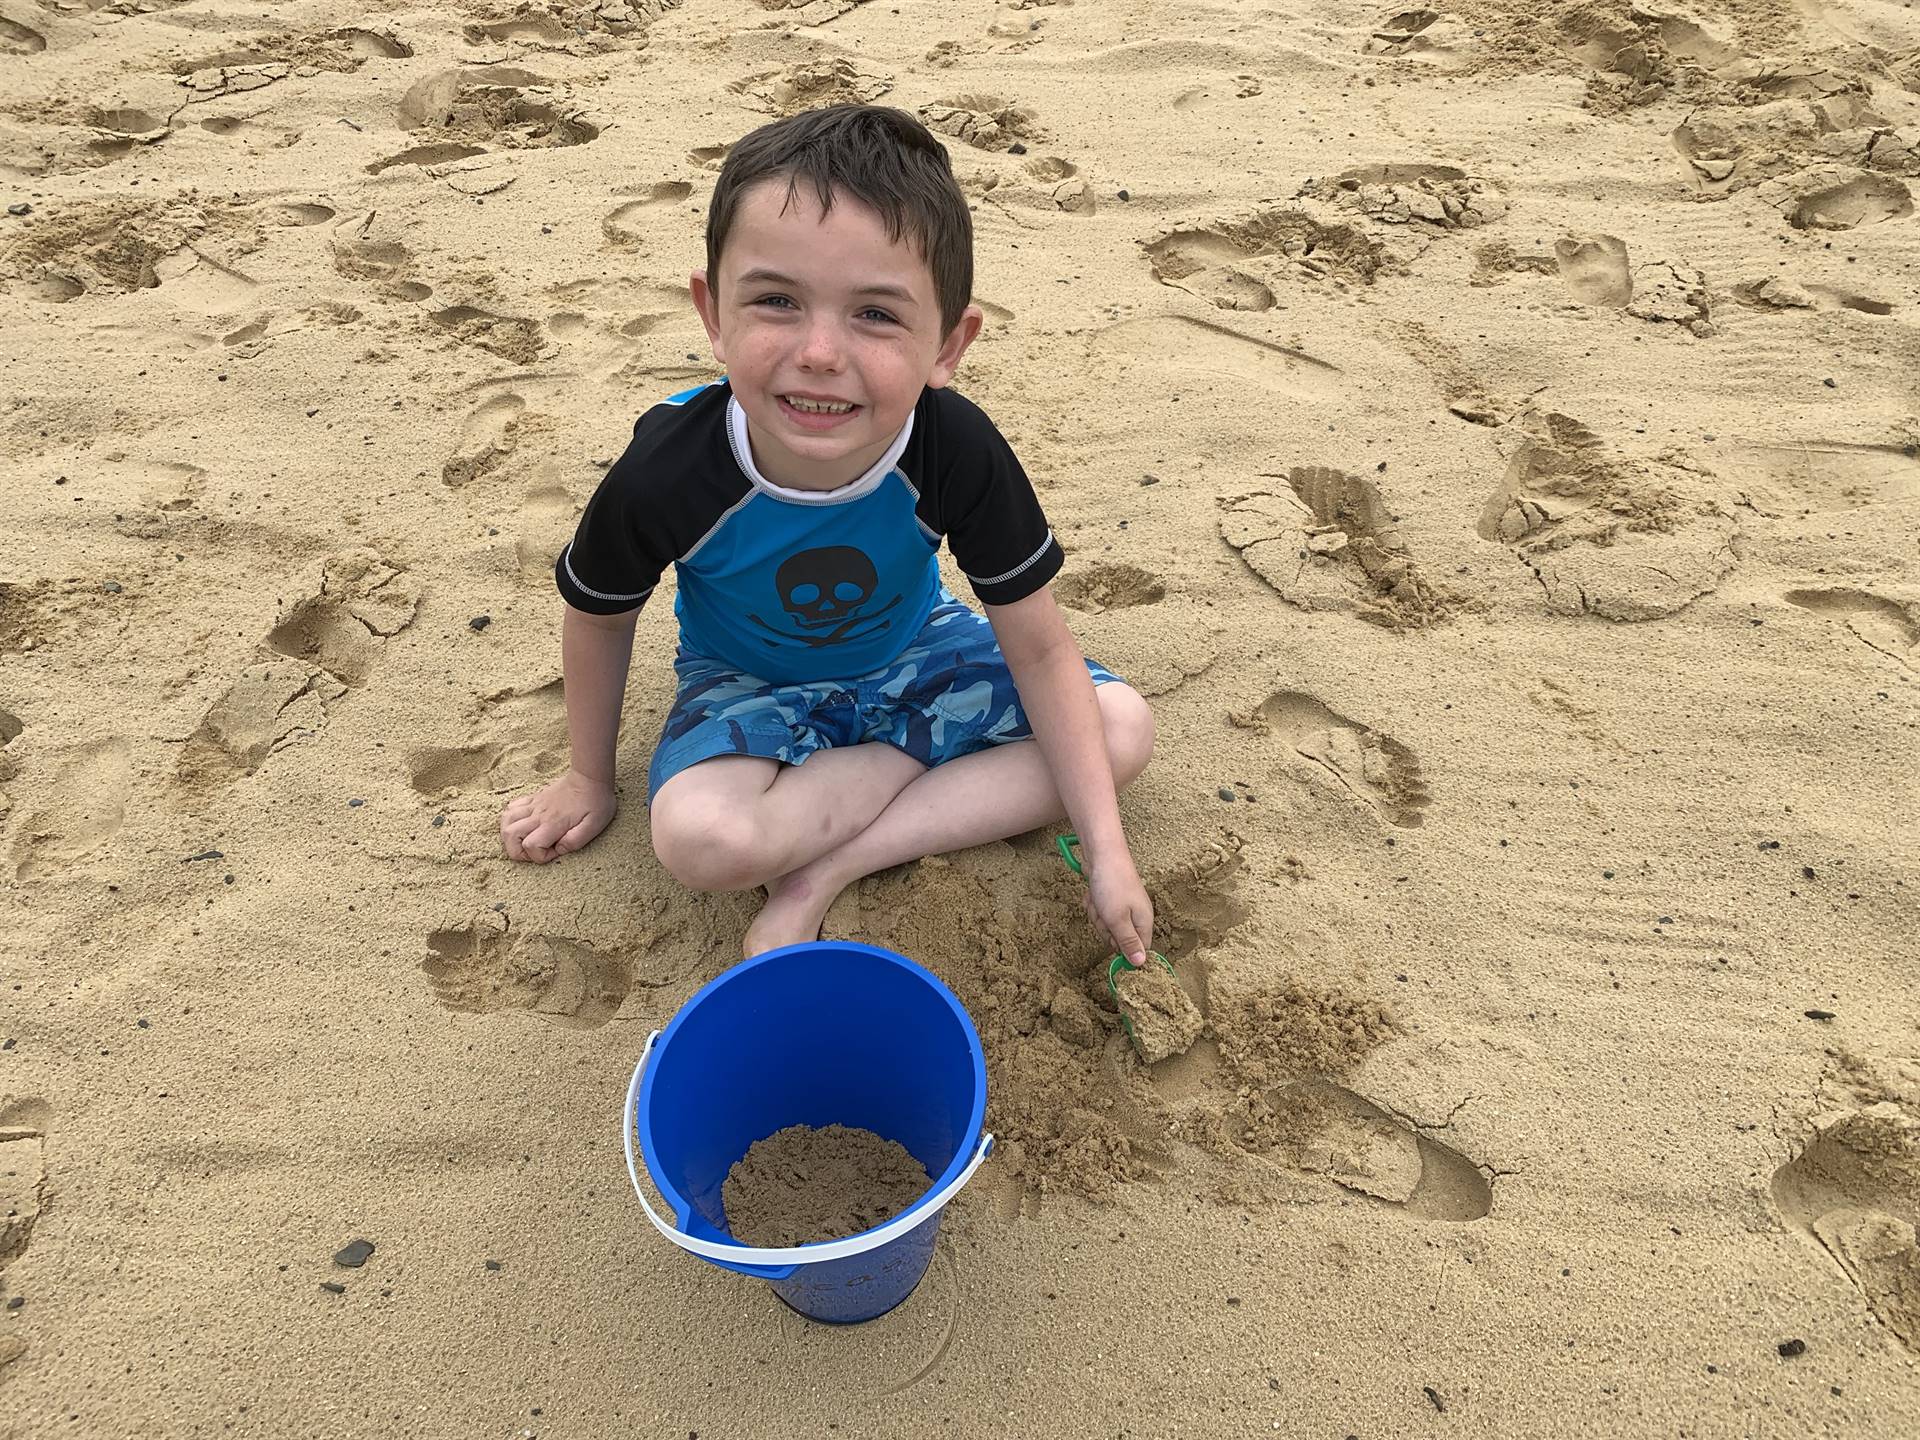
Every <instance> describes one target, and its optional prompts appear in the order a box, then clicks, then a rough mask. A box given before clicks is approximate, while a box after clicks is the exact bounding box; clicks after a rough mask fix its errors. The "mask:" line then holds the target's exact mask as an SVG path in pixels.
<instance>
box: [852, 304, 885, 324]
mask: <svg viewBox="0 0 1920 1440" xmlns="http://www.w3.org/2000/svg"><path fill="white" fill-rule="evenodd" d="M860 318H861V319H862V320H878V321H881V322H883V323H884V324H888V325H891V324H893V316H891V315H889V314H888V313H887V312H886V311H884V310H876V309H874V308H873V307H872V306H868V307H867V308H866V309H865V310H862V311H861V312H860Z"/></svg>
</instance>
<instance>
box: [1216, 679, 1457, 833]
mask: <svg viewBox="0 0 1920 1440" xmlns="http://www.w3.org/2000/svg"><path fill="white" fill-rule="evenodd" d="M1228 718H1229V719H1230V720H1231V721H1232V722H1233V723H1234V724H1235V725H1237V726H1239V727H1240V728H1241V729H1243V730H1254V731H1258V732H1259V733H1261V734H1265V735H1277V736H1278V737H1279V738H1280V740H1281V742H1282V743H1283V744H1285V745H1287V746H1289V747H1290V748H1291V749H1292V751H1293V753H1294V754H1295V755H1298V756H1299V757H1300V758H1302V759H1304V760H1307V761H1310V762H1311V763H1312V764H1313V765H1315V766H1317V767H1319V771H1320V772H1323V773H1324V774H1325V775H1328V776H1330V777H1332V779H1334V780H1335V781H1337V782H1338V783H1339V785H1340V788H1341V789H1343V790H1345V791H1346V792H1347V793H1348V794H1349V795H1351V796H1352V797H1353V798H1354V799H1356V800H1358V801H1360V802H1361V803H1362V804H1363V805H1365V806H1367V808H1368V809H1370V810H1372V811H1374V812H1375V813H1376V814H1378V815H1379V816H1380V818H1381V819H1383V820H1385V821H1386V822H1387V823H1388V824H1390V825H1396V826H1398V827H1400V828H1401V829H1403V830H1411V829H1414V828H1416V827H1418V826H1420V825H1422V824H1424V823H1425V821H1426V809H1427V806H1428V805H1429V804H1431V803H1432V802H1431V800H1430V798H1429V796H1428V794H1427V782H1426V777H1425V776H1424V774H1423V773H1422V772H1421V769H1420V762H1419V760H1418V759H1416V758H1415V756H1414V753H1413V751H1411V750H1409V749H1408V748H1407V747H1406V746H1405V745H1402V744H1401V743H1400V742H1399V741H1398V740H1396V739H1394V738H1393V737H1392V736H1391V735H1387V734H1383V733H1382V732H1381V731H1378V730H1375V729H1372V728H1371V727H1369V726H1366V725H1362V724H1360V723H1359V722H1358V721H1355V720H1349V719H1348V718H1347V717H1346V716H1344V715H1342V714H1340V713H1339V712H1338V711H1336V710H1334V709H1332V708H1330V707H1329V706H1327V705H1325V704H1323V703H1322V702H1321V701H1320V700H1318V699H1316V698H1315V697H1313V696H1312V695H1308V694H1306V693H1304V692H1302V691H1299V690H1279V691H1276V692H1274V693H1273V694H1272V695H1269V696H1268V697H1267V698H1266V699H1265V700H1263V701H1261V702H1260V704H1259V705H1258V706H1257V707H1256V708H1255V709H1254V710H1253V712H1252V713H1251V714H1247V715H1238V714H1236V715H1231V716H1229V717H1228Z"/></svg>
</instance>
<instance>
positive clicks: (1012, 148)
mask: <svg viewBox="0 0 1920 1440" xmlns="http://www.w3.org/2000/svg"><path fill="white" fill-rule="evenodd" d="M1007 153H1008V154H1009V155H1024V154H1026V153H1027V147H1026V146H1024V145H1022V144H1021V143H1020V142H1019V141H1018V140H1016V141H1014V142H1013V144H1011V145H1009V146H1007ZM1827 383H1828V384H1829V385H1831V384H1832V383H1833V382H1832V381H1831V380H1829V381H1828V382H1827Z"/></svg>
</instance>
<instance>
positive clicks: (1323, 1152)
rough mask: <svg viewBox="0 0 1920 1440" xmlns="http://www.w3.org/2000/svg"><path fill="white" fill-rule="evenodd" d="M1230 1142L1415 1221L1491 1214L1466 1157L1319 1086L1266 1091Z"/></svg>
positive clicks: (1328, 1085) (1486, 1192)
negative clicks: (1364, 1196)
mask: <svg viewBox="0 0 1920 1440" xmlns="http://www.w3.org/2000/svg"><path fill="white" fill-rule="evenodd" d="M1235 1141H1236V1143H1237V1144H1238V1145H1239V1147H1240V1148H1241V1149H1242V1150H1245V1151H1246V1152H1247V1153H1249V1154H1252V1155H1258V1156H1261V1157H1262V1158H1265V1159H1268V1160H1271V1161H1274V1162H1277V1163H1279V1164H1282V1165H1285V1166H1287V1167H1289V1168H1291V1169H1295V1170H1302V1171H1306V1172H1308V1173H1310V1174H1317V1175H1324V1176H1325V1177H1326V1178H1327V1179H1329V1180H1331V1181H1333V1182H1334V1183H1335V1184H1336V1185H1338V1186H1340V1187H1341V1188H1342V1189H1344V1190H1350V1191H1352V1192H1353V1193H1354V1194H1357V1195H1366V1196H1370V1197H1371V1198H1373V1199H1375V1200H1380V1201H1384V1202H1385V1203H1387V1204H1389V1205H1393V1206H1396V1207H1398V1208H1399V1209H1401V1210H1403V1211H1405V1212H1406V1213H1407V1214H1409V1215H1413V1216H1416V1217H1418V1218H1419V1219H1422V1220H1444V1221H1451V1222H1455V1223H1463V1222H1466V1221H1469V1220H1479V1219H1482V1218H1484V1217H1485V1216H1486V1215H1487V1214H1489V1213H1490V1212H1491V1211H1492V1209H1493V1186H1492V1185H1491V1184H1490V1183H1489V1182H1488V1180H1487V1177H1486V1175H1485V1174H1483V1173H1482V1172H1481V1170H1480V1168H1479V1167H1478V1166H1477V1165H1475V1164H1474V1163H1473V1162H1472V1161H1471V1160H1469V1159H1467V1157H1466V1156H1464V1155H1462V1154H1461V1153H1460V1152H1459V1151H1458V1150H1455V1149H1454V1148H1453V1147H1451V1146H1449V1145H1444V1144H1442V1143H1441V1142H1440V1141H1438V1140H1435V1139H1433V1138H1432V1137H1430V1136H1428V1135H1426V1134H1424V1133H1422V1132H1421V1131H1419V1130H1416V1129H1413V1128H1411V1127H1409V1126H1408V1125H1407V1124H1405V1123H1404V1122H1403V1121H1401V1120H1399V1119H1397V1118H1396V1117H1395V1116H1393V1115H1392V1114H1390V1113H1388V1112H1387V1111H1386V1110H1384V1109H1382V1108H1381V1107H1380V1106H1379V1105H1376V1104H1375V1103H1374V1102H1373V1101H1371V1100H1368V1099H1367V1098H1366V1097H1365V1096H1362V1095H1358V1094H1356V1093H1354V1092H1353V1091H1351V1090H1348V1089H1346V1088H1345V1087H1344V1086H1340V1085H1335V1084H1333V1083H1332V1082H1330V1081H1327V1080H1319V1079H1314V1080H1299V1081H1295V1082H1294V1083H1292V1084H1290V1085H1283V1086H1280V1087H1278V1088H1276V1089H1273V1090H1270V1091H1268V1092H1267V1093H1266V1094H1265V1095H1264V1096H1262V1097H1259V1098H1258V1099H1257V1100H1256V1101H1255V1103H1254V1104H1253V1105H1252V1107H1251V1109H1250V1113H1249V1115H1248V1117H1247V1121H1246V1124H1245V1126H1244V1128H1242V1129H1241V1131H1240V1133H1239V1134H1238V1135H1237V1136H1236V1137H1235Z"/></svg>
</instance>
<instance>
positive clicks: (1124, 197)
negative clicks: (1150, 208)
mask: <svg viewBox="0 0 1920 1440" xmlns="http://www.w3.org/2000/svg"><path fill="white" fill-rule="evenodd" d="M1120 198H1121V199H1122V200H1131V199H1133V196H1131V195H1129V194H1128V193H1127V192H1126V191H1124V190H1122V191H1121V192H1120Z"/></svg>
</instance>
